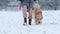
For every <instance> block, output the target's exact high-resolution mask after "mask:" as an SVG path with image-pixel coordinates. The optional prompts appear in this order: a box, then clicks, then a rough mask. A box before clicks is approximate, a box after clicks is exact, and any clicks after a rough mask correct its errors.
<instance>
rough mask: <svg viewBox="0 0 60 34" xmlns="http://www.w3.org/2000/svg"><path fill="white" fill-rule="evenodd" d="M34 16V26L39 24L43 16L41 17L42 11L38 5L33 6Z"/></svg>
mask: <svg viewBox="0 0 60 34" xmlns="http://www.w3.org/2000/svg"><path fill="white" fill-rule="evenodd" d="M34 14H35V22H36V24H38V23H39V22H40V23H41V20H42V18H43V16H42V11H41V9H40V6H39V4H35V5H34Z"/></svg>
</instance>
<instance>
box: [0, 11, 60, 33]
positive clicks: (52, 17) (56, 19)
mask: <svg viewBox="0 0 60 34" xmlns="http://www.w3.org/2000/svg"><path fill="white" fill-rule="evenodd" d="M43 16H44V17H43V23H42V24H41V25H34V24H33V23H34V19H33V21H32V25H31V26H30V25H27V26H23V25H22V24H23V15H22V11H18V12H14V11H13V12H10V11H9V12H4V11H3V12H1V11H0V34H60V11H59V10H58V11H43Z"/></svg>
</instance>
